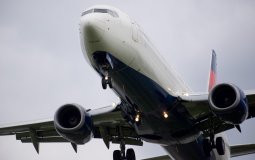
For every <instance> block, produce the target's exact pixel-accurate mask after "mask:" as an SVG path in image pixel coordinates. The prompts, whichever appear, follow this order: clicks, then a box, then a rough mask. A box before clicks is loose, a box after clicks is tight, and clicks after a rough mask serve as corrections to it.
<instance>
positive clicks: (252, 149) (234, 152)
mask: <svg viewBox="0 0 255 160" xmlns="http://www.w3.org/2000/svg"><path fill="white" fill-rule="evenodd" d="M230 153H231V157H237V156H243V155H247V154H253V153H255V144H244V145H236V146H231V147H230Z"/></svg>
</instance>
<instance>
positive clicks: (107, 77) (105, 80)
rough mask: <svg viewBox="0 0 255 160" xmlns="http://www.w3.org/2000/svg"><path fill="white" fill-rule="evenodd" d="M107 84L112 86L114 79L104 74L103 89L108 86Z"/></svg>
mask: <svg viewBox="0 0 255 160" xmlns="http://www.w3.org/2000/svg"><path fill="white" fill-rule="evenodd" d="M107 85H109V87H110V88H112V79H111V77H110V76H108V75H107V76H104V77H103V78H102V87H103V89H106V88H107Z"/></svg>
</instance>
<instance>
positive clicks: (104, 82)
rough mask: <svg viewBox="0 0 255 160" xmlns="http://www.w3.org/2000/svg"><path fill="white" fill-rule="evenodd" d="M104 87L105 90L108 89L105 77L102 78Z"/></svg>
mask: <svg viewBox="0 0 255 160" xmlns="http://www.w3.org/2000/svg"><path fill="white" fill-rule="evenodd" d="M102 87H103V89H106V88H107V83H106V80H105V78H104V77H103V78H102Z"/></svg>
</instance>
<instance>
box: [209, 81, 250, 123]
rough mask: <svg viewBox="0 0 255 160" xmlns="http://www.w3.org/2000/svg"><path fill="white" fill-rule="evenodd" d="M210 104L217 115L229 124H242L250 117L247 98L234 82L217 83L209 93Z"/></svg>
mask: <svg viewBox="0 0 255 160" xmlns="http://www.w3.org/2000/svg"><path fill="white" fill-rule="evenodd" d="M209 105H210V108H211V110H212V112H213V113H214V114H215V115H216V116H217V117H219V118H220V119H221V120H223V121H225V122H226V123H229V124H233V125H238V124H241V123H242V122H243V121H244V120H246V119H247V117H248V103H247V98H246V96H245V94H244V93H243V91H242V90H241V89H239V88H238V87H237V86H235V85H233V84H226V83H223V84H219V85H216V86H215V87H214V88H213V89H212V90H211V92H210V93H209Z"/></svg>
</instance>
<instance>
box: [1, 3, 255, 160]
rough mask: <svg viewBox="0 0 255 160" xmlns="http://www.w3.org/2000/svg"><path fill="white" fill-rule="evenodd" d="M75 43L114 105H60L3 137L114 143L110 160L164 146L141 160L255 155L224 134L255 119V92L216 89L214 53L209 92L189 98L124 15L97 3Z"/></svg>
mask: <svg viewBox="0 0 255 160" xmlns="http://www.w3.org/2000/svg"><path fill="white" fill-rule="evenodd" d="M80 42H81V48H82V52H83V54H84V57H85V59H86V60H87V62H88V63H89V64H90V65H91V66H92V68H93V69H94V70H95V71H96V72H97V73H98V74H99V75H100V76H101V78H102V82H101V85H102V88H103V89H107V88H108V89H111V90H112V91H113V92H114V93H115V94H116V95H117V96H118V97H119V98H120V102H119V103H118V104H112V105H109V106H106V107H103V108H99V109H95V110H90V109H85V108H83V107H82V106H80V105H79V104H75V103H73V104H65V105H63V106H61V107H60V108H59V109H58V110H57V111H56V113H55V115H54V118H53V119H50V120H43V121H32V122H29V123H23V124H15V125H7V126H2V127H0V135H1V136H4V135H16V139H17V140H20V141H21V142H23V143H32V144H33V146H34V148H35V150H36V151H37V152H38V153H39V144H40V143H46V142H47V143H50V142H51V143H57V142H66V143H70V144H71V145H72V147H73V149H74V150H75V151H76V152H77V145H82V144H86V143H88V142H89V141H90V140H92V139H93V138H99V139H102V140H103V141H104V143H105V145H106V147H107V148H109V147H110V143H113V144H119V145H120V149H119V150H115V151H114V152H113V160H124V159H125V160H135V159H136V156H135V151H134V150H133V149H132V148H129V149H126V145H137V146H142V145H143V142H144V141H145V142H149V143H155V144H159V145H160V146H162V147H163V148H164V149H165V150H166V151H167V153H168V155H162V156H160V157H153V158H149V159H146V160H171V159H176V160H183V159H184V160H189V159H192V160H193V159H212V160H213V159H217V160H221V159H222V160H223V159H224V160H225V159H230V158H231V157H236V156H242V155H246V154H252V153H255V144H244V145H236V146H230V145H229V143H228V140H227V138H226V135H225V134H224V133H223V132H224V131H227V130H230V129H233V128H236V129H237V130H238V131H240V132H241V126H240V125H241V124H242V123H243V122H244V121H245V120H247V119H250V118H252V117H254V116H255V91H252V90H249V91H243V90H241V89H240V88H239V87H237V86H236V85H235V84H229V83H217V82H216V79H217V69H216V68H217V62H216V61H217V55H216V52H215V51H214V50H213V51H212V58H211V68H210V71H209V80H208V91H206V92H205V93H203V94H201V93H194V92H192V90H191V89H190V88H189V87H188V86H187V85H186V84H185V82H184V81H183V80H182V79H181V78H180V77H179V76H178V75H177V73H176V72H175V71H174V70H173V69H172V68H169V67H168V66H167V65H166V64H165V63H164V61H163V60H162V59H161V57H160V56H159V53H158V51H157V49H156V48H155V47H154V46H153V44H152V43H151V42H150V40H149V39H148V38H147V36H146V35H145V33H144V32H143V31H142V29H141V28H140V26H139V25H138V24H137V23H136V22H135V21H134V20H133V19H132V18H130V17H129V16H128V15H127V14H126V13H124V12H122V11H120V10H119V9H116V8H114V7H111V6H104V5H96V6H92V7H90V8H88V9H87V10H86V11H84V12H83V13H82V15H81V20H80Z"/></svg>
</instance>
